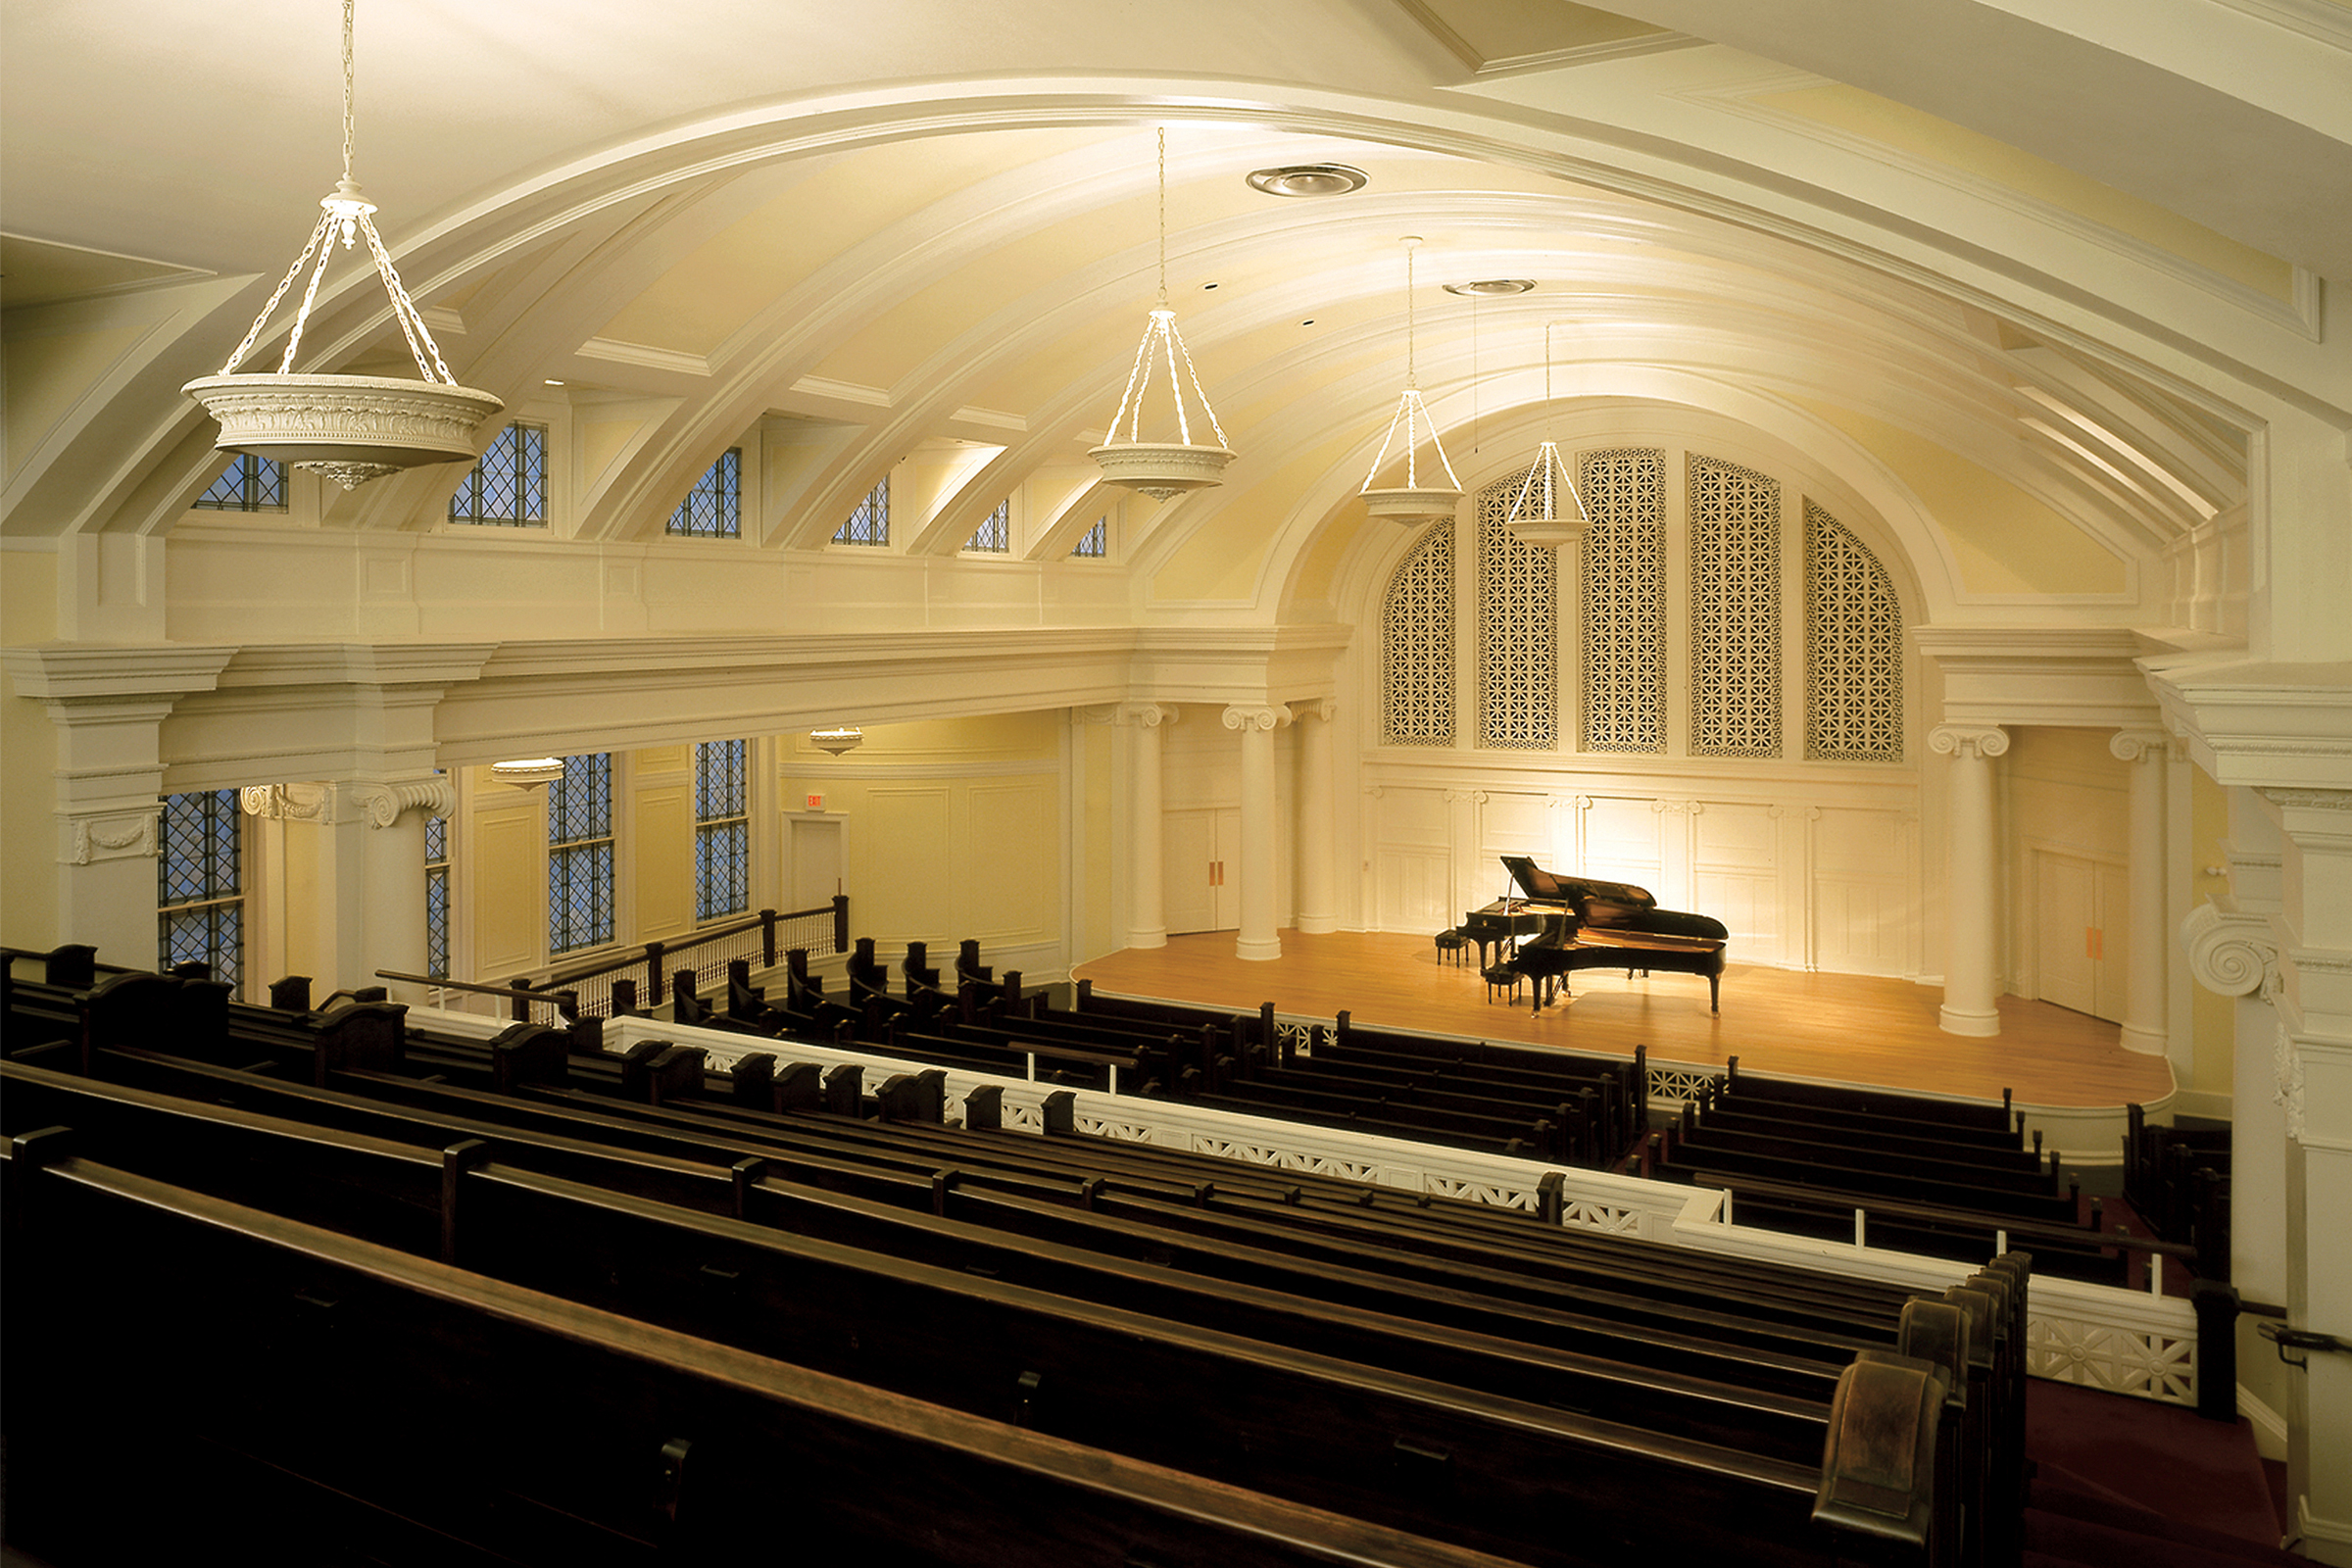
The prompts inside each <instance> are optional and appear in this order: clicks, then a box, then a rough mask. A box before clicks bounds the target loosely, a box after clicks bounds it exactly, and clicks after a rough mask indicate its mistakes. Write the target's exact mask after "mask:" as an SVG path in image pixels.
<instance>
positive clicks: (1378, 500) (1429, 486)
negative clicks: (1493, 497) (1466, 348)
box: [1360, 234, 1462, 523]
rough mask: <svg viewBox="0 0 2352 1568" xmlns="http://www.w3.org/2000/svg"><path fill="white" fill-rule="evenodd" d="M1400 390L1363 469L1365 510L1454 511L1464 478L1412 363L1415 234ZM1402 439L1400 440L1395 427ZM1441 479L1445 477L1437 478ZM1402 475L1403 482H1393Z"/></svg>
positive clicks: (1407, 260) (1407, 276)
mask: <svg viewBox="0 0 2352 1568" xmlns="http://www.w3.org/2000/svg"><path fill="white" fill-rule="evenodd" d="M1402 243H1403V245H1404V391H1403V393H1402V394H1401V395H1399V396H1398V397H1397V412H1396V413H1395V414H1394V415H1392V416H1390V418H1389V433H1388V434H1387V435H1386V436H1384V437H1382V438H1381V443H1380V451H1379V453H1378V455H1376V456H1375V457H1374V458H1373V459H1372V470H1371V472H1369V473H1367V474H1365V475H1364V483H1363V489H1362V491H1361V492H1360V493H1361V494H1362V496H1363V498H1364V510H1365V511H1366V512H1367V513H1369V514H1371V515H1373V516H1375V517H1388V518H1390V519H1392V520H1394V521H1397V522H1405V523H1420V522H1429V521H1432V520H1434V519H1436V518H1439V517H1450V516H1452V515H1453V509H1454V504H1455V503H1456V502H1458V501H1460V500H1461V499H1462V482H1461V481H1460V480H1459V479H1456V478H1455V477H1454V476H1453V465H1452V464H1450V463H1448V462H1446V446H1445V443H1444V442H1442V441H1440V440H1439V439H1438V427H1437V426H1436V425H1435V424H1434V423H1432V422H1431V421H1430V417H1429V407H1428V405H1427V404H1425V403H1423V402H1422V401H1421V386H1420V383H1419V381H1418V380H1417V379H1416V377H1415V372H1414V368H1413V252H1414V250H1415V249H1416V248H1417V247H1419V245H1420V243H1421V236H1420V235H1418V234H1407V235H1405V236H1404V238H1403V241H1402ZM1399 431H1402V432H1403V435H1404V439H1403V441H1402V442H1401V443H1399V442H1398V441H1397V432H1399ZM1424 433H1426V434H1427V436H1428V438H1429V451H1430V456H1431V457H1432V458H1433V459H1435V461H1434V462H1432V463H1429V464H1423V463H1422V462H1421V440H1422V436H1423V434H1424ZM1393 447H1396V448H1398V449H1399V450H1398V451H1397V467H1398V468H1400V469H1401V470H1402V471H1401V472H1392V473H1391V474H1390V475H1389V477H1390V479H1391V480H1392V481H1393V482H1391V483H1388V484H1383V483H1382V482H1381V474H1382V469H1383V467H1384V466H1386V465H1388V462H1389V451H1390V449H1391V448H1393ZM1441 479H1442V480H1443V482H1442V483H1441V482H1440V481H1441ZM1396 481H1401V482H1396Z"/></svg>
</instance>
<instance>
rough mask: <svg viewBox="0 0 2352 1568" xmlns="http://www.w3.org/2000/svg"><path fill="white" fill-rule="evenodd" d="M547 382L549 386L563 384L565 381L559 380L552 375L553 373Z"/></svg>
mask: <svg viewBox="0 0 2352 1568" xmlns="http://www.w3.org/2000/svg"><path fill="white" fill-rule="evenodd" d="M547 384H548V385H549V386H562V385H563V384H564V383H563V382H561V381H559V380H557V379H556V378H555V377H554V376H552V375H551V376H549V377H548V378H547Z"/></svg>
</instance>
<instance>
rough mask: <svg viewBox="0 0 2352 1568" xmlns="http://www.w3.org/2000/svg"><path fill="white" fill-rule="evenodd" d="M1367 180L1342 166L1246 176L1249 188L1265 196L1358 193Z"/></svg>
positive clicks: (1300, 167) (1309, 166)
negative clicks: (1260, 191) (1354, 191)
mask: <svg viewBox="0 0 2352 1568" xmlns="http://www.w3.org/2000/svg"><path fill="white" fill-rule="evenodd" d="M1370 179H1371V176H1370V175H1369V174H1366V173H1365V172H1363V171H1362V170H1360V169H1350V168H1349V167H1348V165H1346V164H1293V165H1291V166H1290V167H1289V168H1287V169H1260V170H1256V171H1253V172H1251V173H1250V189H1251V190H1262V191H1264V192H1265V193H1266V194H1267V195H1269V196H1345V195H1347V194H1348V192H1349V191H1351V190H1362V189H1363V188H1364V186H1365V184H1366V183H1367V182H1369V180H1370Z"/></svg>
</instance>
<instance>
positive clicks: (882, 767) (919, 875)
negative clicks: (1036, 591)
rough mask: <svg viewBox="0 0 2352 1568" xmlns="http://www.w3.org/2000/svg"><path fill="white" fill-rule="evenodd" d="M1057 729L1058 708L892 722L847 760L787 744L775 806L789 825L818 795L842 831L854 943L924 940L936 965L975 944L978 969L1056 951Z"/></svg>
mask: <svg viewBox="0 0 2352 1568" xmlns="http://www.w3.org/2000/svg"><path fill="white" fill-rule="evenodd" d="M1061 726H1062V716H1061V714H1060V713H1059V712H1058V711H1050V712H1039V713H1008V714H1003V715H997V716H993V717H985V718H970V719H943V720H933V721H929V722H924V723H915V724H894V725H888V726H882V727H877V728H873V729H868V730H867V731H866V732H865V740H864V742H863V743H862V744H861V745H860V746H859V747H858V750H857V751H854V752H851V753H849V754H848V755H847V756H845V757H842V758H839V759H835V758H830V757H827V756H826V755H825V754H824V753H822V752H819V751H817V750H816V749H815V748H813V747H811V746H809V741H808V737H807V736H805V735H802V736H795V737H789V738H788V740H787V742H786V744H785V746H784V747H783V748H782V749H781V750H782V756H781V758H780V760H779V764H778V776H777V791H776V795H777V800H778V803H779V805H780V807H781V809H782V810H783V812H784V814H785V815H786V816H787V817H788V818H789V817H790V816H791V815H794V814H804V815H814V814H816V813H813V812H810V810H809V807H808V804H807V801H808V797H809V796H811V795H817V796H821V797H823V800H824V805H823V809H822V814H823V815H824V816H826V817H830V818H833V819H836V820H838V821H839V822H840V823H841V826H842V831H843V832H844V834H845V835H846V841H845V850H846V861H847V875H846V877H845V882H846V886H847V891H848V893H849V895H850V928H851V935H852V936H853V937H872V938H873V939H874V940H875V942H876V944H877V945H878V946H879V947H880V948H881V949H882V950H883V951H884V952H885V953H888V952H890V951H892V950H894V949H897V948H903V947H904V946H905V945H906V944H907V942H909V941H921V942H927V943H929V944H931V946H932V952H933V956H935V957H936V956H938V955H939V953H940V952H941V951H942V950H945V951H946V952H947V953H948V954H949V956H953V953H954V949H955V945H956V943H957V942H959V941H961V940H963V939H964V938H967V937H970V938H977V939H978V940H979V942H980V944H981V952H982V956H983V961H988V959H987V955H988V953H989V951H990V950H991V949H999V950H1001V949H1005V948H1009V947H1015V946H1027V945H1030V944H1050V943H1055V942H1058V941H1059V940H1060V937H1061V900H1062V885H1063V880H1064V872H1065V867H1064V865H1063V858H1062V854H1061V844H1062V823H1061V768H1060V757H1061V740H1060V731H1061ZM779 842H780V843H782V844H784V845H786V846H789V845H790V843H791V823H790V821H789V820H787V821H786V822H785V823H784V824H783V826H782V831H781V834H780V837H779ZM786 853H787V854H789V849H787V851H786Z"/></svg>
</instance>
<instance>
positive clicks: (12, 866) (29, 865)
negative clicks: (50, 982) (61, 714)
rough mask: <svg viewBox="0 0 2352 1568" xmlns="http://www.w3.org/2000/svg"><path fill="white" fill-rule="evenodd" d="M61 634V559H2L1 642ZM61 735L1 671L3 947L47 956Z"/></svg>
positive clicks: (52, 922) (53, 907) (41, 555)
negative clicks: (58, 757) (53, 808)
mask: <svg viewBox="0 0 2352 1568" xmlns="http://www.w3.org/2000/svg"><path fill="white" fill-rule="evenodd" d="M56 635H57V558H56V557H55V556H53V555H50V554H49V553H47V552H46V551H31V550H11V551H5V552H0V641H5V642H8V643H10V644H14V645H19V646H23V645H26V644H32V643H44V642H47V641H49V640H50V639H51V638H53V637H55V636H56ZM56 767H57V731H56V728H55V726H53V725H52V724H51V723H50V722H49V710H48V708H47V706H46V705H44V704H41V703H36V702H34V701H32V700H31V699H30V698H27V697H19V696H18V695H17V692H16V684H15V682H14V681H12V680H11V679H10V678H9V677H8V675H7V674H6V673H5V672H0V878H5V879H6V882H5V885H6V887H7V888H8V897H6V898H5V899H0V945H5V946H7V947H12V948H30V949H34V950H36V951H39V952H47V951H48V950H49V949H51V948H54V947H56V946H57V945H58V944H59V943H60V942H61V941H63V940H64V938H62V937H60V936H59V935H58V931H57V826H56V819H55V817H54V816H53V815H52V814H51V810H52V803H53V802H54V801H55V800H56V798H57V786H56V783H55V782H54V780H53V779H52V778H51V774H52V773H53V772H54V771H55V770H56Z"/></svg>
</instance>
